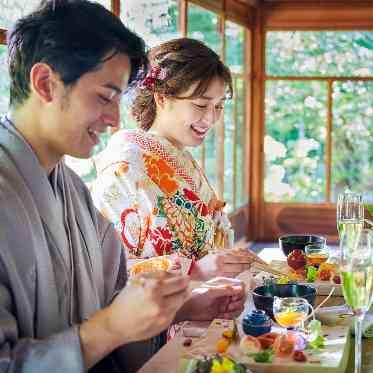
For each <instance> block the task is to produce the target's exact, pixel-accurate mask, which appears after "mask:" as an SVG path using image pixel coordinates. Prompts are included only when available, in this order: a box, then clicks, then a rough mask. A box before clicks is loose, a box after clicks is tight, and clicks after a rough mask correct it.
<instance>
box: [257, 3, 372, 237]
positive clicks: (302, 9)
mask: <svg viewBox="0 0 373 373" xmlns="http://www.w3.org/2000/svg"><path fill="white" fill-rule="evenodd" d="M331 25H333V26H331ZM357 30H361V31H373V7H372V6H371V4H369V3H367V2H366V1H356V2H354V3H353V4H351V3H350V2H349V1H348V0H345V1H339V2H336V1H334V2H330V3H326V2H325V3H321V2H316V1H314V2H308V3H301V4H300V3H299V2H292V1H287V2H280V1H271V0H268V1H266V2H264V4H263V6H262V7H258V8H257V17H256V24H255V30H254V43H253V50H254V49H255V51H256V53H255V54H254V53H253V56H254V61H253V68H254V73H253V76H254V80H253V89H254V90H255V92H256V95H254V97H253V110H252V113H253V117H252V120H253V135H252V142H251V147H250V150H251V155H252V159H253V164H252V168H251V174H250V176H251V177H250V184H251V191H252V194H251V201H252V204H250V220H251V221H252V222H253V224H252V227H251V228H252V238H253V239H254V240H261V241H267V240H268V241H269V240H271V241H273V240H275V239H277V238H278V237H279V236H280V235H282V234H285V233H316V234H317V233H318V234H323V235H325V236H326V237H327V238H328V239H329V240H330V241H334V242H336V241H337V240H338V234H337V229H336V224H335V209H336V206H335V203H331V202H330V190H331V189H330V186H331V167H330V165H331V156H332V155H331V151H332V149H331V133H332V132H331V131H332V103H333V102H332V100H333V98H332V97H331V92H332V91H331V85H332V84H333V82H334V81H341V80H364V79H362V78H361V77H354V78H347V77H343V78H340V77H307V78H306V79H304V78H301V79H302V80H310V79H315V80H324V81H327V82H328V89H329V91H328V107H327V110H328V118H327V129H328V136H327V144H326V154H325V156H326V160H327V162H328V167H327V169H328V172H327V190H328V194H327V200H326V201H325V202H322V203H298V202H292V203H290V202H289V203H282V202H266V201H265V200H264V166H265V154H264V149H263V142H264V136H265V84H266V81H267V80H286V78H285V79H284V77H282V76H281V77H271V76H267V75H266V71H265V67H266V64H265V48H266V33H267V32H269V31H357ZM293 78H294V79H293ZM365 78H366V80H367V81H371V80H373V79H372V78H371V77H365ZM288 80H294V81H295V80H300V77H288ZM320 217H322V218H321V219H320Z"/></svg>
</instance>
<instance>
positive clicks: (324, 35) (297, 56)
mask: <svg viewBox="0 0 373 373" xmlns="http://www.w3.org/2000/svg"><path fill="white" fill-rule="evenodd" d="M266 43H267V47H266V62H267V65H266V72H267V75H271V76H339V77H346V76H347V77H348V76H372V75H373V32H362V31H356V32H352V31H347V32H343V31H318V32H315V31H292V32H290V31H289V32H269V33H267V39H266Z"/></svg>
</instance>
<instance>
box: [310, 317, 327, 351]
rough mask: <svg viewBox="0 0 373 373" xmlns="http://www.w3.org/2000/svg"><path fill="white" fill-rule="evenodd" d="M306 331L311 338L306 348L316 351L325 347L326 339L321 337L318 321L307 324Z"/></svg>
mask: <svg viewBox="0 0 373 373" xmlns="http://www.w3.org/2000/svg"><path fill="white" fill-rule="evenodd" d="M308 330H309V331H310V333H311V336H310V339H309V341H308V345H307V348H312V349H314V350H318V349H320V348H323V347H325V341H326V339H325V337H323V335H322V330H321V322H320V321H319V320H312V321H311V322H310V323H309V324H308Z"/></svg>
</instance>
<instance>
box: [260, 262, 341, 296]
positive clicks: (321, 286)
mask: <svg viewBox="0 0 373 373" xmlns="http://www.w3.org/2000/svg"><path fill="white" fill-rule="evenodd" d="M270 265H271V266H272V267H273V268H276V269H277V270H279V271H282V272H285V273H288V274H289V275H290V273H291V272H292V271H291V269H290V268H289V267H288V265H287V263H286V261H283V260H272V261H271V263H270ZM271 276H273V275H271ZM266 277H267V278H268V274H267V273H265V272H259V273H257V274H256V275H255V276H254V281H255V282H256V283H258V282H259V283H262V282H263V278H266ZM295 282H297V283H299V284H306V285H311V286H314V287H315V288H316V290H317V295H329V293H330V291H331V290H332V288H335V290H334V292H333V296H338V297H341V296H343V291H342V285H341V284H335V283H332V282H331V281H322V280H318V279H317V280H316V281H315V282H310V283H309V282H306V281H302V280H299V281H295Z"/></svg>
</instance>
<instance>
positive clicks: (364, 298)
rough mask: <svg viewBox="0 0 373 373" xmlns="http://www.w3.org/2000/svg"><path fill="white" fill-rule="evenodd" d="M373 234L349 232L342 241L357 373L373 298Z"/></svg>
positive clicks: (344, 290) (359, 369) (344, 285)
mask: <svg viewBox="0 0 373 373" xmlns="http://www.w3.org/2000/svg"><path fill="white" fill-rule="evenodd" d="M372 233H373V232H372V231H371V230H368V229H363V230H361V231H360V232H359V234H358V235H357V236H356V232H354V231H349V230H346V231H345V232H344V234H343V238H342V242H341V250H342V252H341V274H342V288H343V295H344V298H345V301H346V303H347V304H348V305H349V306H350V307H351V309H352V311H353V313H354V315H355V371H354V372H355V373H360V372H361V338H362V324H363V320H364V317H365V314H366V312H367V311H368V309H369V308H370V306H371V304H372V299H373V297H372V294H373V246H372V239H373V238H372Z"/></svg>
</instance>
